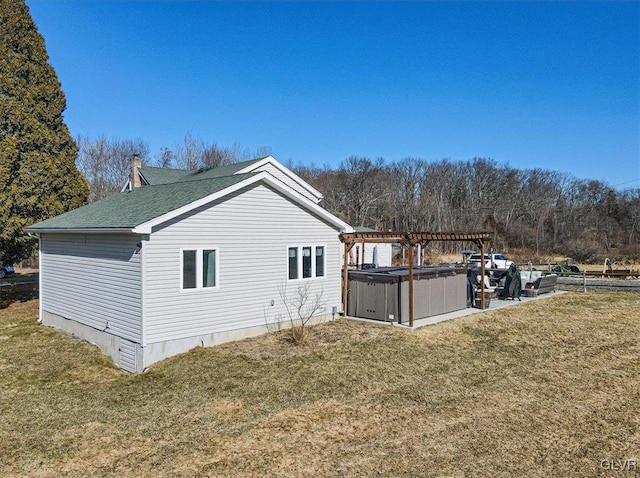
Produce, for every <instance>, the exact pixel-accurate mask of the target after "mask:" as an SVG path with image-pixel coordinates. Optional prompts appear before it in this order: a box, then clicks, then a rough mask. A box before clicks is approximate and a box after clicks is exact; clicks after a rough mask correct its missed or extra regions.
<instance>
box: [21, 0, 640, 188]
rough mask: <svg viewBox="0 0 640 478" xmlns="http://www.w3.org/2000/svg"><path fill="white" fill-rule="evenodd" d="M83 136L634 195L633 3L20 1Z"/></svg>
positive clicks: (638, 133)
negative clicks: (532, 176) (467, 173)
mask: <svg viewBox="0 0 640 478" xmlns="http://www.w3.org/2000/svg"><path fill="white" fill-rule="evenodd" d="M27 4H28V5H29V7H30V9H31V14H32V16H33V18H34V20H35V22H36V24H37V26H38V29H39V31H40V33H41V34H42V35H43V36H44V38H45V42H46V46H47V50H48V52H49V56H50V61H51V63H52V65H53V66H54V68H55V69H56V72H57V74H58V76H59V79H60V81H61V83H62V87H63V89H64V91H65V94H66V96H67V110H66V113H65V118H66V122H67V124H68V126H69V128H70V129H71V132H72V134H73V135H74V136H77V135H79V134H81V135H88V136H93V137H95V136H97V135H101V134H104V135H106V136H107V137H110V138H120V139H133V138H140V139H143V140H144V141H146V142H147V143H148V144H149V146H150V149H151V153H152V155H155V154H157V153H158V152H159V150H160V149H161V148H162V147H169V148H172V147H174V146H175V145H176V144H178V143H179V142H180V141H181V140H182V139H183V138H184V136H185V134H186V133H187V132H191V133H192V134H193V135H196V136H199V137H201V138H202V139H203V140H205V141H206V142H208V143H217V144H218V145H221V146H231V145H232V143H234V142H239V143H241V144H242V146H244V147H247V148H250V149H251V150H255V149H257V148H259V147H260V146H265V145H268V146H270V147H271V148H272V150H273V153H274V156H276V157H277V158H278V159H280V160H281V161H283V162H286V161H289V160H291V161H293V162H294V163H303V164H312V163H313V164H316V165H324V164H328V165H331V166H335V165H337V164H339V162H340V161H342V160H344V159H345V158H347V157H348V156H351V155H360V156H367V157H371V158H375V157H380V156H381V157H384V158H385V159H386V160H387V161H393V160H397V159H401V158H404V157H407V156H414V157H421V158H425V159H427V160H440V159H443V158H449V159H452V160H466V159H470V158H473V157H476V156H477V157H487V158H493V159H495V160H496V161H498V163H500V164H509V165H510V166H513V167H516V168H521V169H529V168H536V167H538V168H543V169H551V170H555V171H560V172H568V173H571V174H573V175H574V176H576V177H579V178H587V179H598V180H602V181H605V182H607V183H609V184H610V185H614V186H616V187H618V188H621V189H622V188H627V187H640V2H636V1H625V2H609V1H602V2H597V1H591V2H574V1H566V2H547V1H545V2H539V3H538V2H513V3H511V2H453V1H452V2H447V1H442V2H372V3H369V2H335V1H329V2H320V3H316V2H276V1H264V2H246V1H237V2H213V1H196V2H186V1H179V2H170V1H137V2H119V1H95V0H92V1H79V0H78V1H70V0H55V1H52V0H27Z"/></svg>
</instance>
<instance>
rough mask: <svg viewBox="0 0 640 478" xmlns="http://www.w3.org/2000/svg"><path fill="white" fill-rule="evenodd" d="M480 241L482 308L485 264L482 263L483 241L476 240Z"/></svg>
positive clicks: (481, 303)
mask: <svg viewBox="0 0 640 478" xmlns="http://www.w3.org/2000/svg"><path fill="white" fill-rule="evenodd" d="M478 242H479V243H480V257H481V258H482V259H481V260H480V275H481V277H480V308H481V309H482V310H484V273H485V265H484V241H483V240H478Z"/></svg>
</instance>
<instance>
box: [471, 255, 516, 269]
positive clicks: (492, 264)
mask: <svg viewBox="0 0 640 478" xmlns="http://www.w3.org/2000/svg"><path fill="white" fill-rule="evenodd" d="M481 257H482V254H472V255H471V257H470V258H469V265H471V266H473V265H475V266H478V267H479V266H480V262H481V260H480V258H481ZM511 264H513V261H510V260H509V259H507V258H506V257H505V256H503V255H502V254H485V255H484V266H485V267H486V268H487V269H508V268H509V266H510V265H511Z"/></svg>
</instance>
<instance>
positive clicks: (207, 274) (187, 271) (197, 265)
mask: <svg viewBox="0 0 640 478" xmlns="http://www.w3.org/2000/svg"><path fill="white" fill-rule="evenodd" d="M181 254H182V257H181V265H182V271H181V272H182V277H181V289H182V290H189V289H206V288H214V287H217V285H218V250H217V249H183V250H182V251H181Z"/></svg>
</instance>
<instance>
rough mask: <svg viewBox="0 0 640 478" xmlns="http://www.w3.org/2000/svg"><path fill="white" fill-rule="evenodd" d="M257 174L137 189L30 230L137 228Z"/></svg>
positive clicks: (53, 219) (235, 175)
mask: <svg viewBox="0 0 640 478" xmlns="http://www.w3.org/2000/svg"><path fill="white" fill-rule="evenodd" d="M239 169H241V168H239ZM174 171H175V170H174ZM255 174H257V173H247V174H233V175H229V176H223V177H217V178H216V177H214V178H211V179H203V180H195V181H194V180H191V181H189V182H175V183H170V184H158V185H155V186H143V187H140V188H135V189H132V190H131V191H124V192H121V193H119V194H116V195H115V196H111V197H109V198H106V199H103V200H102V201H98V202H94V203H91V204H88V205H86V206H83V207H80V208H78V209H74V210H73V211H69V212H67V213H64V214H61V215H59V216H56V217H54V218H51V219H47V220H46V221H42V222H39V223H37V224H34V225H32V226H31V227H29V228H28V231H30V232H39V231H42V230H49V229H59V230H61V231H64V230H74V229H104V230H109V229H129V228H134V227H136V226H138V225H140V224H143V223H145V222H147V221H150V220H151V219H155V218H157V217H160V216H162V215H163V214H166V213H168V212H171V211H173V210H175V209H178V208H180V207H182V206H186V205H187V204H190V203H192V202H194V201H197V200H198V199H202V198H204V197H206V196H208V195H209V194H213V193H215V192H218V191H221V190H223V189H225V188H227V187H229V186H232V185H234V184H236V183H239V182H240V181H243V180H245V179H247V178H250V177H252V176H254V175H255Z"/></svg>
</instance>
